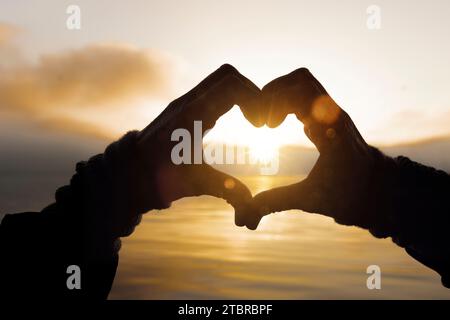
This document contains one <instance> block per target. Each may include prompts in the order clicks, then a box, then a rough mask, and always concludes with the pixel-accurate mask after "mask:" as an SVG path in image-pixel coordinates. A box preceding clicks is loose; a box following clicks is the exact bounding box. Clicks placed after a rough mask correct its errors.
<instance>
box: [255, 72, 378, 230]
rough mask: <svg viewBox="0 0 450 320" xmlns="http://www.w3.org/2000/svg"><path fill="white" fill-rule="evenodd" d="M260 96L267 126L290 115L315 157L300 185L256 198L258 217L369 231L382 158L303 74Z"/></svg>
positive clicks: (281, 81)
mask: <svg viewBox="0 0 450 320" xmlns="http://www.w3.org/2000/svg"><path fill="white" fill-rule="evenodd" d="M262 95H263V100H264V102H265V107H264V109H265V114H266V116H267V119H266V121H267V124H268V125H269V126H270V127H275V126H278V125H279V124H280V123H281V122H282V121H283V120H284V118H285V117H286V115H287V114H289V113H295V115H296V116H297V118H298V119H299V120H300V121H301V122H302V123H303V124H304V131H305V133H306V135H307V136H308V138H309V139H310V140H311V141H312V142H313V143H314V145H315V146H316V147H317V149H318V151H319V153H320V156H319V158H318V160H317V162H316V164H315V165H314V167H313V169H312V171H311V172H310V174H309V175H308V176H307V178H306V179H305V180H303V181H301V182H299V183H296V184H293V185H289V186H284V187H280V188H275V189H272V190H268V191H264V192H261V193H259V194H258V195H256V196H255V197H254V202H255V205H256V207H257V208H258V209H257V210H259V212H260V215H259V217H262V216H263V215H266V214H269V213H271V212H277V211H284V210H289V209H300V210H304V211H307V212H313V213H320V214H324V215H327V216H330V217H333V218H334V219H335V220H336V222H338V223H341V224H346V225H358V226H361V227H369V226H370V225H371V223H372V221H373V219H374V215H375V214H376V212H374V210H368V208H369V209H370V208H371V205H373V206H372V208H373V209H374V208H375V207H376V205H375V204H374V199H373V192H374V190H373V186H375V185H376V183H374V174H373V173H374V172H377V167H378V166H379V164H380V163H382V162H383V160H382V159H383V157H384V156H383V155H382V154H381V153H380V152H379V151H378V150H377V149H375V148H373V147H371V146H369V145H368V144H367V143H366V142H365V141H364V139H363V137H362V136H361V134H360V133H359V132H358V130H357V129H356V127H355V125H354V124H353V122H352V120H351V119H350V117H349V115H348V114H347V113H346V112H345V111H344V110H342V109H341V108H340V107H339V106H338V105H337V104H336V103H335V102H334V101H333V99H332V98H331V97H330V95H329V94H328V93H327V92H326V90H325V89H324V88H323V86H322V85H321V84H320V83H319V82H318V81H317V80H316V79H315V78H314V76H313V75H312V74H311V73H310V72H309V71H308V70H307V69H305V68H301V69H298V70H296V71H294V72H292V73H290V74H288V75H285V76H282V77H280V78H278V79H275V80H273V81H271V82H270V83H269V84H267V85H266V86H265V87H264V88H263V89H262ZM258 222H259V221H258ZM256 224H257V222H256Z"/></svg>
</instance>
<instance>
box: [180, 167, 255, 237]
mask: <svg viewBox="0 0 450 320" xmlns="http://www.w3.org/2000/svg"><path fill="white" fill-rule="evenodd" d="M192 167H194V168H193V169H194V170H195V172H192V173H191V174H190V175H189V176H190V177H191V178H190V180H191V181H189V184H190V185H191V186H192V191H193V193H194V194H193V195H210V196H214V197H217V198H222V199H224V200H226V201H227V202H228V203H229V204H231V205H232V206H233V207H234V209H235V223H236V225H237V226H247V227H248V228H249V229H251V227H252V224H251V223H252V221H253V220H254V216H255V213H256V211H255V210H254V206H253V202H252V194H251V192H250V190H249V189H248V188H247V186H246V185H245V184H244V183H242V182H241V181H239V180H238V179H236V178H235V177H233V176H230V175H228V174H226V173H224V172H221V171H219V170H216V169H214V168H213V167H211V166H210V165H208V164H203V165H200V166H192ZM253 229H254V228H253Z"/></svg>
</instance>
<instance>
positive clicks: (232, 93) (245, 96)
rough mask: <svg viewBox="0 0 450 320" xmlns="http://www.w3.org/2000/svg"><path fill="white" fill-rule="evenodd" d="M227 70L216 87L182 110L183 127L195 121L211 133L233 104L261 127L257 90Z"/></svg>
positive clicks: (230, 68) (212, 86) (259, 98)
mask: <svg viewBox="0 0 450 320" xmlns="http://www.w3.org/2000/svg"><path fill="white" fill-rule="evenodd" d="M227 68H228V70H229V71H228V72H227V73H225V74H224V76H223V77H222V78H221V79H220V80H219V81H218V82H217V83H214V84H213V85H211V86H210V87H209V88H208V89H206V90H205V91H204V92H203V93H202V94H201V95H199V96H197V97H196V98H195V99H194V100H193V101H191V102H190V103H189V104H188V105H187V106H186V107H185V108H184V118H185V122H186V125H189V122H192V121H194V120H201V121H202V122H203V127H204V128H206V129H210V128H212V127H213V126H214V124H215V122H216V121H217V119H218V118H220V117H221V116H222V115H223V114H224V113H226V112H228V111H229V110H230V109H231V108H232V107H233V106H234V105H236V104H237V105H239V107H240V108H241V110H242V112H243V113H244V116H245V117H246V118H247V119H248V120H250V121H251V122H252V123H253V124H254V125H256V126H261V125H263V124H264V117H263V116H262V109H261V105H260V101H261V91H260V89H259V88H258V87H256V85H254V84H253V83H252V82H251V81H250V80H248V79H247V78H245V77H244V76H243V75H241V74H240V73H239V72H238V71H237V70H236V69H234V68H233V67H231V66H229V67H227Z"/></svg>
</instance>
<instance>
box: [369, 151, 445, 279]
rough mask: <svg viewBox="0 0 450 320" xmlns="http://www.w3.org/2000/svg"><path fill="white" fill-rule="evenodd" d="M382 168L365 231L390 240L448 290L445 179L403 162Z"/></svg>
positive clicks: (428, 169) (390, 161) (431, 170)
mask: <svg viewBox="0 0 450 320" xmlns="http://www.w3.org/2000/svg"><path fill="white" fill-rule="evenodd" d="M384 157H385V156H384ZM382 163H383V168H380V167H378V168H377V169H376V170H375V172H376V173H377V177H376V178H375V179H374V183H373V189H372V190H371V192H372V194H373V201H372V206H373V208H374V209H375V210H374V213H373V216H374V217H375V218H374V219H373V221H374V223H371V226H370V228H369V231H370V232H371V233H372V234H373V235H374V236H376V237H380V238H385V237H389V236H390V237H392V240H393V241H394V242H395V243H396V244H397V245H399V246H401V247H403V248H405V250H406V252H407V253H408V254H409V255H410V256H412V257H413V258H414V259H416V260H418V261H419V262H421V263H422V264H424V265H426V266H427V267H429V268H431V269H433V270H434V271H436V272H438V273H439V274H440V276H441V281H442V284H443V285H444V286H445V287H447V288H450V232H449V229H450V201H449V199H450V198H449V196H450V175H449V174H448V173H446V172H444V171H442V170H437V169H434V168H432V167H428V166H425V165H422V164H420V163H417V162H414V161H411V160H410V159H408V158H407V157H403V156H399V157H396V158H389V159H384V160H383V161H382ZM380 173H382V174H380Z"/></svg>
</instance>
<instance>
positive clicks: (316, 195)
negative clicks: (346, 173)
mask: <svg viewBox="0 0 450 320" xmlns="http://www.w3.org/2000/svg"><path fill="white" fill-rule="evenodd" d="M322 196H323V193H322V192H320V190H319V189H318V188H317V187H316V186H314V185H313V184H311V183H310V182H309V181H308V180H304V181H301V182H299V183H295V184H292V185H289V186H283V187H279V188H274V189H271V190H267V191H263V192H261V193H258V194H257V195H256V196H255V197H254V198H253V202H254V206H255V210H257V212H258V213H259V216H260V217H261V218H262V217H263V216H265V215H268V214H270V213H275V212H280V211H286V210H291V209H298V210H303V211H307V212H321V211H322V210H321V205H322V203H323V201H322V199H321V197H322Z"/></svg>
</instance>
